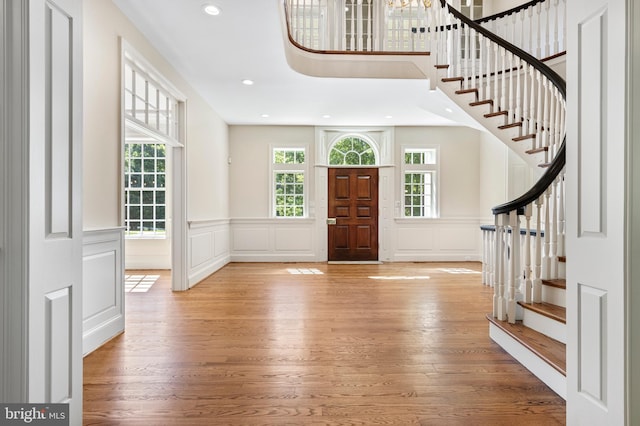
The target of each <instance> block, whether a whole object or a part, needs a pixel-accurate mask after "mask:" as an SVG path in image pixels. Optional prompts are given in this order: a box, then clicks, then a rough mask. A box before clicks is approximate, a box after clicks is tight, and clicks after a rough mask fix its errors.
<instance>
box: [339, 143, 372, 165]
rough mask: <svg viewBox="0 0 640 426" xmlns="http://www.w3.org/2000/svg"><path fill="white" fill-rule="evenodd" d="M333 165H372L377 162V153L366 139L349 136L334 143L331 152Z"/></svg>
mask: <svg viewBox="0 0 640 426" xmlns="http://www.w3.org/2000/svg"><path fill="white" fill-rule="evenodd" d="M329 164H330V165H332V166H372V165H375V164H376V153H375V151H374V150H373V147H372V146H371V144H370V143H369V142H367V141H366V140H364V139H362V138H360V137H358V136H347V137H344V138H342V139H340V140H339V141H338V142H336V143H335V144H333V147H332V148H331V151H330V152H329Z"/></svg>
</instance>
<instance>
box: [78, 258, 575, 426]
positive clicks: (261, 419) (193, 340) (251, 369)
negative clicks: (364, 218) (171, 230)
mask: <svg viewBox="0 0 640 426" xmlns="http://www.w3.org/2000/svg"><path fill="white" fill-rule="evenodd" d="M310 269H314V270H317V272H320V273H321V274H302V273H298V272H302V271H304V270H307V271H308V270H310ZM480 271H481V265H480V264H479V263H391V264H381V265H329V264H326V263H256V264H252V263H242V264H235V263H232V264H229V265H227V266H225V267H224V268H223V269H221V270H220V271H218V272H217V273H215V274H214V275H212V276H210V277H208V278H207V279H205V280H204V281H203V282H202V283H200V284H199V285H197V286H196V287H194V288H193V289H191V290H189V291H187V292H180V293H176V292H172V291H171V285H170V276H169V274H168V272H161V273H160V275H161V278H160V280H159V281H158V282H157V283H156V284H154V285H153V287H151V289H150V290H149V291H148V292H147V293H128V294H127V295H126V309H127V316H126V321H127V324H126V327H127V328H126V332H125V333H124V334H122V335H121V336H118V337H116V338H115V339H113V340H112V341H110V342H108V343H106V344H105V345H104V346H103V347H102V348H100V349H98V350H96V351H95V352H93V353H92V354H91V355H89V356H87V357H86V358H85V360H84V424H87V425H89V424H126V425H150V424H171V425H211V424H216V425H217V424H220V425H222V424H224V425H229V424H231V425H264V424H296V425H306V424H323V425H324V424H326V425H332V424H336V425H338V424H364V425H375V424H398V425H421V424H444V423H446V424H453V425H455V424H469V423H473V424H478V425H496V424H516V423H517V424H535V425H538V424H544V425H561V424H565V402H564V400H562V398H560V397H558V396H557V395H556V394H555V393H553V392H552V391H551V390H550V389H549V388H548V387H546V386H545V385H544V384H543V383H542V382H541V381H540V380H538V379H537V378H536V377H535V376H533V375H532V374H531V373H530V372H529V371H527V370H526V369H525V368H524V367H523V366H522V365H520V364H519V363H518V362H516V361H515V360H514V359H513V358H512V357H511V356H509V355H508V354H507V353H506V352H505V351H504V350H503V349H502V348H500V347H499V346H498V345H497V344H496V343H494V342H493V341H492V340H491V339H490V338H489V335H488V332H487V327H486V319H485V313H486V312H489V311H490V310H491V299H492V296H493V289H491V288H489V287H486V286H483V285H482V284H481V274H480ZM147 273H148V272H147Z"/></svg>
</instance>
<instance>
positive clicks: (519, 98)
mask: <svg viewBox="0 0 640 426" xmlns="http://www.w3.org/2000/svg"><path fill="white" fill-rule="evenodd" d="M523 71H524V67H523V66H522V61H521V60H520V58H519V57H517V59H516V64H515V71H512V72H515V73H517V74H516V99H515V104H516V107H515V111H514V114H515V117H516V121H522V120H524V115H523V114H522V96H521V93H522V84H521V80H522V72H523ZM523 125H526V123H523ZM525 130H526V128H525ZM522 134H523V136H524V135H525V134H526V133H524V131H523V133H522Z"/></svg>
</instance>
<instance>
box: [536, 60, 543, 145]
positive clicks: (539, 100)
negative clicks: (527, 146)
mask: <svg viewBox="0 0 640 426" xmlns="http://www.w3.org/2000/svg"><path fill="white" fill-rule="evenodd" d="M536 84H537V86H538V96H537V97H536V107H537V108H536V135H537V136H536V140H537V144H538V147H543V146H545V145H544V135H543V133H542V132H543V128H542V127H543V126H542V107H543V102H542V93H543V92H542V85H543V82H542V74H541V73H540V71H539V70H536Z"/></svg>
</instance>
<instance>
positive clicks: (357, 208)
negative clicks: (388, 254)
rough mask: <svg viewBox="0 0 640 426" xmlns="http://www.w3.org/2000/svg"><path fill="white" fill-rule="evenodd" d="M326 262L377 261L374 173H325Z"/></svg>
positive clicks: (376, 181)
mask: <svg viewBox="0 0 640 426" xmlns="http://www.w3.org/2000/svg"><path fill="white" fill-rule="evenodd" d="M328 213H329V218H330V221H331V219H335V224H330V225H328V228H329V260H330V261H364V260H378V169H374V168H366V169H364V168H363V169H360V168H358V169H342V168H340V169H329V208H328Z"/></svg>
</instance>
